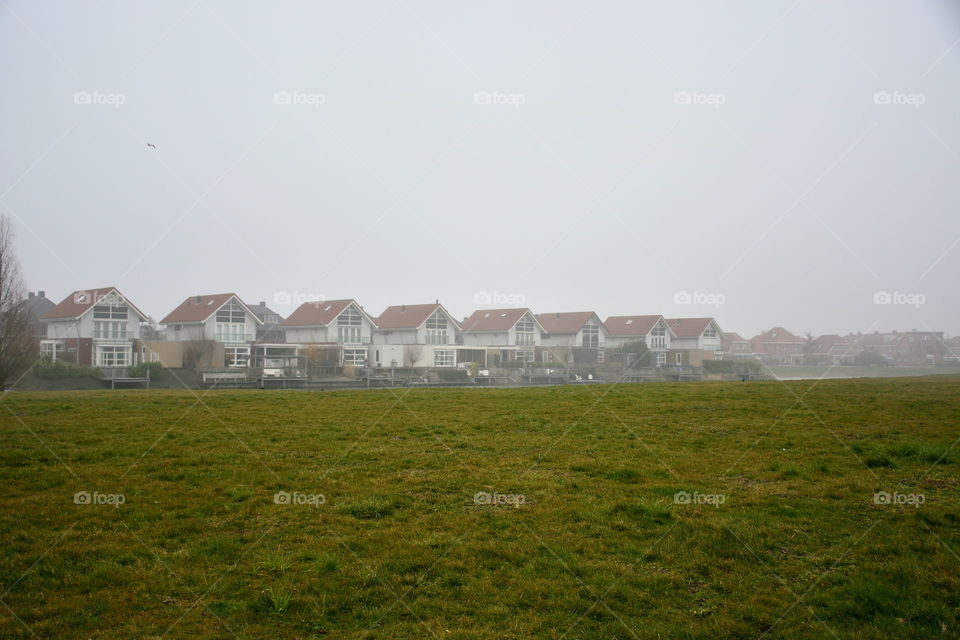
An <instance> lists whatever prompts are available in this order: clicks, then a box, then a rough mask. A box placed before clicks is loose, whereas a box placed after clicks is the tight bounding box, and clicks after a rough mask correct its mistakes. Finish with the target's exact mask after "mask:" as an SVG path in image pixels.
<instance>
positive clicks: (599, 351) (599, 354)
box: [597, 349, 603, 364]
mask: <svg viewBox="0 0 960 640" xmlns="http://www.w3.org/2000/svg"><path fill="white" fill-rule="evenodd" d="M597 362H599V363H600V364H603V349H597Z"/></svg>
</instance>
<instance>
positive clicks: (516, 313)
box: [462, 308, 536, 331]
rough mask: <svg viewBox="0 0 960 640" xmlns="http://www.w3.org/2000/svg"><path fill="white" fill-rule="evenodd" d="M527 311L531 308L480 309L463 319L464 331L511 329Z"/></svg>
mask: <svg viewBox="0 0 960 640" xmlns="http://www.w3.org/2000/svg"><path fill="white" fill-rule="evenodd" d="M527 313H530V309H516V308H513V309H478V310H477V311H474V312H473V314H472V315H471V316H470V317H469V318H467V319H466V320H464V321H463V324H462V328H463V331H509V330H510V329H512V328H513V327H514V325H515V324H517V323H518V322H520V318H522V317H523V316H524V314H527ZM531 315H533V314H531ZM534 321H535V322H536V318H534Z"/></svg>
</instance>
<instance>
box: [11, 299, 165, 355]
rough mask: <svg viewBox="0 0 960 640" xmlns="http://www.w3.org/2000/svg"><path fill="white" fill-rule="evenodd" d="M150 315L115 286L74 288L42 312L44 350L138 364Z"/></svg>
mask: <svg viewBox="0 0 960 640" xmlns="http://www.w3.org/2000/svg"><path fill="white" fill-rule="evenodd" d="M28 300H29V299H28ZM146 319H147V316H146V315H145V314H144V313H143V312H142V311H140V310H139V309H138V308H137V307H136V306H135V305H134V304H132V303H131V302H130V301H129V300H127V298H126V297H124V295H123V294H122V293H120V291H119V290H118V289H116V288H115V287H104V288H100V289H81V290H77V291H73V292H72V293H70V294H69V295H68V296H67V297H66V298H64V299H63V300H62V301H60V303H59V304H57V305H55V306H54V307H52V308H50V309H49V310H47V311H46V312H45V313H44V314H43V315H42V316H40V322H41V324H42V325H43V330H42V331H43V333H42V337H41V340H40V353H41V355H43V356H46V357H48V358H50V359H51V360H64V361H66V362H71V363H74V364H79V365H85V366H96V367H127V366H130V365H134V364H137V362H136V360H137V351H136V350H135V349H134V344H135V342H136V341H137V340H138V339H139V337H140V323H141V322H144V321H145V320H146Z"/></svg>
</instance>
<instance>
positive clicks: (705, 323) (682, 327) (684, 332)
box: [666, 318, 716, 338]
mask: <svg viewBox="0 0 960 640" xmlns="http://www.w3.org/2000/svg"><path fill="white" fill-rule="evenodd" d="M666 321H667V326H668V327H670V330H671V331H673V335H675V336H676V337H678V338H699V337H700V336H701V335H703V332H704V331H706V330H707V327H709V326H710V323H711V322H716V321H715V320H714V319H713V318H666Z"/></svg>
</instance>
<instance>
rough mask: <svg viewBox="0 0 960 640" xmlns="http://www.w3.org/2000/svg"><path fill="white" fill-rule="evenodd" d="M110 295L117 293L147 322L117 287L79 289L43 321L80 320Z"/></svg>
mask: <svg viewBox="0 0 960 640" xmlns="http://www.w3.org/2000/svg"><path fill="white" fill-rule="evenodd" d="M109 293H116V294H117V295H118V296H120V298H122V299H123V301H124V302H126V303H127V306H128V307H130V308H131V309H133V310H134V311H136V312H137V315H139V316H140V318H141V319H143V320H146V319H147V315H146V314H145V313H144V312H143V311H140V309H138V308H137V307H136V305H134V304H133V303H132V302H130V299H129V298H127V296H125V295H123V294H122V293H120V290H119V289H117V288H116V287H101V288H99V289H77V290H76V291H71V292H70V293H69V294H68V295H67V297H66V298H64V299H63V300H61V301H60V304H58V305H56V306H55V307H53V308H52V309H50V310H49V311H47V312H46V313H44V314H43V315H42V316H40V319H41V320H63V319H71V318H79V317H80V316H82V315H84V314H85V313H87V312H88V311H90V309H92V308H93V307H94V306H95V304H96V303H97V302H98V301H99V300H100V299H101V298H102V297H103V296H105V295H107V294H109Z"/></svg>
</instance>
